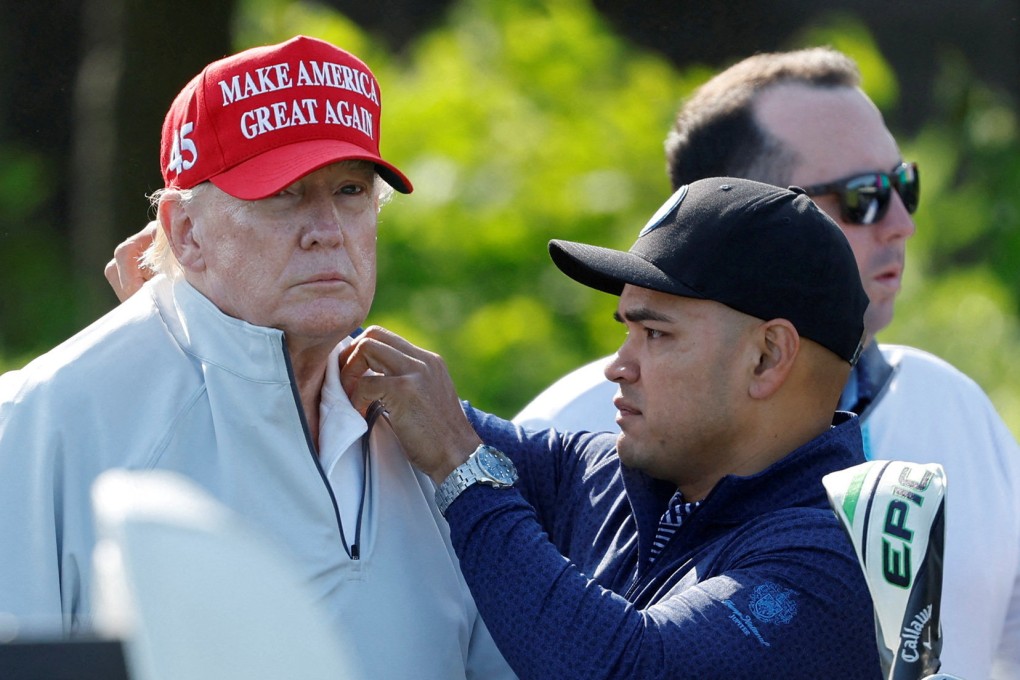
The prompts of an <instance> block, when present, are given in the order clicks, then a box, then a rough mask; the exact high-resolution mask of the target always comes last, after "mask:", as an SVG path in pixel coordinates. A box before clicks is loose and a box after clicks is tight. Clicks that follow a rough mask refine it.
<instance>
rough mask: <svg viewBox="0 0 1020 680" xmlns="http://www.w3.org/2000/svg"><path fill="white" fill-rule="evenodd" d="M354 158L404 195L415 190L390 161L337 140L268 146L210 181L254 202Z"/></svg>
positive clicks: (225, 190) (237, 196)
mask: <svg viewBox="0 0 1020 680" xmlns="http://www.w3.org/2000/svg"><path fill="white" fill-rule="evenodd" d="M355 160H362V161H369V162H371V163H374V164H375V167H376V171H377V172H378V173H379V176H380V177H382V178H383V179H384V180H386V183H387V184H389V185H390V186H392V187H393V188H394V189H396V190H397V191H399V192H401V193H403V194H409V193H411V191H412V190H413V189H414V187H412V186H411V181H410V180H409V179H407V177H405V176H404V174H403V173H402V172H400V171H399V170H397V168H396V167H394V166H393V165H391V164H390V163H387V162H386V161H384V160H383V159H382V158H380V157H379V156H376V155H373V154H372V153H370V152H368V151H366V150H365V149H363V148H362V147H360V146H358V145H356V144H351V143H350V142H343V141H340V140H336V139H313V140H307V141H303V142H296V143H294V144H288V145H287V146H281V147H277V148H275V149H270V150H269V151H266V152H265V153H261V154H259V155H257V156H255V157H254V158H250V159H248V160H246V161H244V162H243V163H240V164H238V165H235V166H234V167H232V168H230V169H229V170H227V171H225V172H222V173H220V174H219V175H215V176H213V177H210V178H209V180H210V181H211V182H212V183H213V184H215V185H216V186H217V187H218V188H219V189H221V190H222V191H224V192H226V193H228V194H230V195H231V196H234V197H235V198H240V199H242V200H246V201H256V200H259V199H261V198H266V197H268V196H272V195H273V194H275V193H277V192H278V191H281V190H282V189H284V188H286V187H287V186H289V185H291V184H293V183H294V182H296V181H297V180H299V179H301V178H302V177H304V176H305V175H307V174H308V173H310V172H314V171H316V170H318V169H319V168H323V167H325V166H327V165H329V164H331V163H338V162H340V161H355Z"/></svg>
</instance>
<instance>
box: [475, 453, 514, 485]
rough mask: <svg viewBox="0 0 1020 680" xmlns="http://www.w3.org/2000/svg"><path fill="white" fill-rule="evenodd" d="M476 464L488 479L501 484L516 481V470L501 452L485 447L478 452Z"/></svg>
mask: <svg viewBox="0 0 1020 680" xmlns="http://www.w3.org/2000/svg"><path fill="white" fill-rule="evenodd" d="M478 464H479V465H480V466H481V468H482V470H483V471H484V472H485V473H486V474H488V475H489V476H490V477H492V478H493V479H495V480H496V481H497V482H500V483H501V484H507V485H510V484H513V483H514V482H516V481H517V468H515V467H514V464H513V463H512V462H511V461H510V459H509V458H507V457H506V456H505V455H503V453H502V452H501V451H498V450H496V449H494V448H492V447H489V446H485V447H482V448H481V449H480V450H479V451H478Z"/></svg>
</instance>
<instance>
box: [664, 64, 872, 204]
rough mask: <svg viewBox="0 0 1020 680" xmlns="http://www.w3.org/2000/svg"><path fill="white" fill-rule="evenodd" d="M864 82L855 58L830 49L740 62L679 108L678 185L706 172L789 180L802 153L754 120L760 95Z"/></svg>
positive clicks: (675, 135) (672, 154)
mask: <svg viewBox="0 0 1020 680" xmlns="http://www.w3.org/2000/svg"><path fill="white" fill-rule="evenodd" d="M860 82H861V74H860V71H859V70H858V68H857V64H856V63H854V61H853V60H852V59H850V57H848V56H846V55H845V54H843V53H842V52H837V51H836V50H834V49H831V48H828V47H814V48H810V49H805V50H797V51H793V52H772V53H764V54H756V55H754V56H753V57H748V58H747V59H744V60H743V61H740V62H738V63H736V64H734V65H733V66H731V67H730V68H728V69H726V70H725V71H723V72H722V73H719V74H718V75H716V76H715V77H714V78H712V79H711V80H709V81H708V82H707V83H705V84H704V85H702V86H701V87H699V88H698V89H697V90H695V92H694V94H693V95H691V97H690V98H689V99H688V100H687V101H686V102H685V103H684V104H683V106H681V107H680V110H679V111H678V112H677V116H676V121H675V122H674V124H673V129H672V130H670V131H669V134H668V135H667V137H666V161H667V167H668V171H669V179H670V182H671V183H672V184H673V188H674V189H676V188H679V187H680V186H681V185H684V184H689V183H691V182H694V181H696V180H699V179H703V178H706V177H741V178H744V179H752V180H757V181H759V182H767V183H769V184H777V185H780V186H783V185H785V184H787V183H788V180H789V176H790V172H791V170H792V166H793V163H794V161H796V156H795V154H794V152H793V151H791V150H789V149H787V148H785V147H784V146H783V144H782V143H781V142H780V141H779V140H777V139H776V138H774V137H773V136H772V135H770V134H769V133H768V132H767V131H766V130H764V129H762V128H761V126H760V125H759V124H758V122H757V120H755V117H754V106H753V105H754V99H755V97H756V96H757V95H758V94H759V93H760V92H761V91H762V90H765V89H766V88H769V87H772V86H774V85H783V84H789V83H800V84H804V85H808V86H810V87H820V88H821V87H826V88H828V87H857V86H859V85H860Z"/></svg>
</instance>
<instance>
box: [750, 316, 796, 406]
mask: <svg viewBox="0 0 1020 680" xmlns="http://www.w3.org/2000/svg"><path fill="white" fill-rule="evenodd" d="M755 338H756V342H757V351H758V365H757V366H756V367H755V369H754V375H753V376H752V378H751V384H750V386H749V388H748V389H749V394H750V396H751V398H752V399H768V398H769V397H771V396H772V395H773V394H775V393H776V391H777V390H778V389H779V388H780V387H782V385H783V383H785V382H786V379H787V377H789V375H790V371H792V370H793V365H794V362H795V361H796V359H797V354H798V352H800V334H799V333H797V329H796V328H794V326H793V324H792V323H790V322H789V321H787V320H786V319H772V320H771V321H765V322H763V323H762V324H761V325H760V326H759V327H758V329H757V333H756V335H755Z"/></svg>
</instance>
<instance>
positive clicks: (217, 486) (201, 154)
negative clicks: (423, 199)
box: [0, 36, 512, 679]
mask: <svg viewBox="0 0 1020 680" xmlns="http://www.w3.org/2000/svg"><path fill="white" fill-rule="evenodd" d="M380 112H381V106H380V92H379V85H378V83H377V82H376V80H375V78H374V77H373V75H372V73H371V71H370V70H369V69H368V67H367V66H366V65H365V64H364V63H362V62H361V61H360V60H359V59H357V58H356V57H354V56H353V55H351V54H349V53H347V52H345V51H343V50H341V49H338V48H337V47H335V46H333V45H330V44H328V43H325V42H322V41H320V40H315V39H311V38H307V37H303V36H301V37H296V38H294V39H292V40H289V41H287V42H285V43H282V44H278V45H272V46H268V47H260V48H255V49H251V50H247V51H245V52H242V53H240V54H237V55H234V56H232V57H228V58H226V59H223V60H221V61H217V62H215V63H212V64H210V65H209V66H207V67H206V68H205V69H204V70H203V71H202V73H200V74H199V75H198V76H196V77H195V78H194V79H193V80H192V81H191V82H190V83H188V84H187V85H186V86H185V88H184V89H183V90H182V91H181V93H180V94H179V95H178V96H177V98H176V99H175V101H174V102H173V104H172V106H171V108H170V111H169V113H168V114H167V116H166V121H165V123H164V126H163V138H162V152H161V162H162V171H163V177H164V180H165V187H164V188H163V189H162V190H160V191H159V192H157V194H156V196H155V197H154V199H153V201H154V204H155V206H156V209H157V213H158V218H159V230H158V234H157V236H156V240H155V243H154V244H153V245H152V247H151V249H150V251H149V253H148V255H147V261H148V262H149V263H150V265H151V266H153V267H154V268H155V269H156V270H157V271H158V272H160V274H161V275H159V276H156V277H155V278H153V279H152V280H151V281H150V282H149V283H148V284H147V285H146V286H145V287H144V288H143V290H142V292H141V293H140V294H138V295H135V296H134V297H133V298H132V299H131V300H130V301H129V302H127V303H126V304H124V305H121V306H120V307H118V308H116V309H115V310H113V311H112V312H111V313H109V314H107V315H106V316H104V317H103V318H101V319H99V320H98V321H96V322H95V323H94V324H92V325H91V326H89V327H88V328H86V329H85V330H84V331H82V332H80V333H79V334H77V335H75V336H74V337H72V338H71V339H69V340H68V341H66V342H64V343H63V344H61V345H59V346H58V347H56V348H55V349H53V350H51V351H50V352H48V353H46V354H44V355H43V356H41V357H39V358H38V359H36V360H35V361H33V362H31V363H30V364H29V365H27V366H26V367H25V368H24V369H22V370H20V371H15V372H11V373H8V374H6V375H4V376H3V377H2V378H0V508H2V512H0V544H2V545H3V550H2V551H0V612H8V613H11V614H13V615H15V616H16V617H19V618H21V619H22V620H24V621H32V622H39V621H44V620H46V619H49V620H51V621H55V622H58V623H59V624H60V625H61V626H62V628H63V630H65V631H67V632H71V633H74V632H78V631H84V630H88V628H89V626H90V618H91V615H92V613H93V605H94V602H95V598H94V593H93V589H92V581H93V578H94V576H93V567H92V553H93V548H94V544H95V532H94V529H93V520H92V513H91V508H90V505H89V501H88V499H89V489H90V486H91V484H92V482H93V480H94V479H95V478H96V477H98V476H99V475H100V474H101V473H102V472H103V471H105V470H108V469H111V468H129V469H143V470H144V469H166V470H171V471H174V472H177V473H181V474H183V475H185V476H187V477H190V478H191V479H193V480H194V481H196V482H197V483H198V484H199V485H200V486H202V487H203V488H204V489H205V490H207V491H209V492H210V493H211V494H212V495H213V496H214V497H215V498H216V499H218V500H219V501H221V502H222V503H223V504H225V505H226V506H227V507H229V508H232V509H233V510H235V511H237V512H238V513H239V514H240V515H242V516H243V517H244V518H246V519H247V520H249V521H250V522H251V523H252V524H253V525H254V526H255V527H256V528H258V529H259V530H261V531H262V532H264V533H265V534H266V535H268V536H269V537H270V538H271V539H273V540H275V542H276V543H277V545H278V546H279V548H280V550H281V552H283V553H285V554H287V555H288V556H289V557H290V558H291V559H292V561H293V563H294V564H295V565H297V568H298V569H299V570H301V574H300V575H301V576H302V577H303V580H304V581H306V582H307V584H308V585H309V586H310V588H311V590H312V593H313V595H314V596H315V597H316V598H317V599H318V600H319V601H320V602H321V603H322V604H323V606H324V608H325V610H326V611H327V612H328V614H329V616H330V617H331V620H332V623H333V624H334V625H335V626H337V629H338V630H340V629H344V635H345V637H346V638H347V639H350V638H351V636H354V638H355V643H356V645H357V648H358V650H359V652H361V653H362V654H363V655H364V657H365V659H366V660H367V667H368V669H369V672H370V674H371V676H372V677H379V678H395V677H416V678H423V677H424V678H427V677H434V678H444V679H445V678H454V677H467V676H472V677H479V676H480V677H504V676H512V674H511V673H510V671H509V669H508V667H507V666H506V664H505V662H504V661H503V659H502V657H501V656H500V655H499V653H498V651H497V650H496V649H495V646H494V645H493V644H492V641H491V638H490V637H488V633H487V632H486V630H485V627H484V625H483V624H482V623H481V620H480V618H479V616H478V612H477V609H476V608H475V604H474V601H473V600H472V598H471V595H470V593H469V592H468V590H467V588H466V586H465V584H464V581H463V577H462V576H461V573H460V571H459V568H458V565H457V560H456V557H455V555H454V552H453V549H452V547H451V544H450V541H449V535H448V532H447V529H446V527H445V523H444V522H443V520H442V518H441V516H440V515H439V513H438V511H437V509H436V504H435V500H434V498H433V493H432V488H431V482H429V480H428V479H427V478H425V477H424V476H423V475H422V474H420V473H417V472H415V471H414V470H413V469H412V467H411V466H410V465H409V464H408V463H407V462H406V460H405V458H404V456H403V455H402V454H401V452H400V449H399V444H398V443H397V441H396V439H395V438H394V436H393V434H392V432H391V431H390V429H389V427H388V424H387V423H386V422H385V420H384V419H376V418H375V415H376V413H377V411H378V410H377V409H376V410H375V411H369V413H368V415H367V417H363V416H362V415H361V414H360V413H359V412H358V411H357V410H355V409H354V408H352V406H351V403H350V401H349V400H348V398H347V396H346V395H345V394H344V391H343V389H341V387H340V382H339V375H338V371H339V369H338V363H337V360H336V355H337V354H338V352H339V351H340V350H341V348H342V347H343V346H344V345H345V344H346V343H349V342H350V341H349V340H345V338H348V336H350V334H351V333H352V332H354V331H355V330H356V329H357V328H358V327H359V325H360V324H361V323H362V322H363V321H364V320H365V317H366V315H367V314H368V311H369V307H370V306H371V303H372V299H373V296H374V293H375V279H376V223H377V214H378V211H379V208H380V205H381V204H382V203H383V202H384V201H385V199H386V197H387V194H388V192H390V191H392V190H393V189H396V190H397V191H401V192H404V193H408V192H410V191H411V183H410V182H409V181H408V179H407V178H406V177H405V176H404V175H403V174H402V173H401V172H400V171H399V170H397V169H396V168H395V167H394V166H393V165H391V164H390V163H388V162H386V161H385V160H383V159H382V157H381V156H380V155H379V124H380ZM408 612H414V615H413V616H409V615H408ZM394 641H399V644H394Z"/></svg>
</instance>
